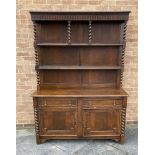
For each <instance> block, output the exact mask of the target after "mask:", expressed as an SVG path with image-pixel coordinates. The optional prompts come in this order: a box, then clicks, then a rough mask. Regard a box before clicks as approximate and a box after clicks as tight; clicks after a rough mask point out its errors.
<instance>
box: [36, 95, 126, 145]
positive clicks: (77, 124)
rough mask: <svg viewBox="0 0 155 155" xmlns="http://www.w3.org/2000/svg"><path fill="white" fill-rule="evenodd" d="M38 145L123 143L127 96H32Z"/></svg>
mask: <svg viewBox="0 0 155 155" xmlns="http://www.w3.org/2000/svg"><path fill="white" fill-rule="evenodd" d="M33 101H34V116H35V129H36V139H37V144H40V143H42V142H44V141H45V140H48V139H113V140H116V141H119V142H120V143H123V142H124V131H125V115H126V105H127V97H126V96H115V97H114V96H113V97H47V96H39V97H38V96H37V97H36V96H34V97H33Z"/></svg>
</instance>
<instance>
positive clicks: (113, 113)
mask: <svg viewBox="0 0 155 155" xmlns="http://www.w3.org/2000/svg"><path fill="white" fill-rule="evenodd" d="M121 102H122V101H121V100H119V99H118V100H117V99H101V100H100V99H96V100H84V101H83V108H82V109H83V136H84V137H98V136H116V135H119V134H120V130H121V125H120V124H121V106H122V103H121Z"/></svg>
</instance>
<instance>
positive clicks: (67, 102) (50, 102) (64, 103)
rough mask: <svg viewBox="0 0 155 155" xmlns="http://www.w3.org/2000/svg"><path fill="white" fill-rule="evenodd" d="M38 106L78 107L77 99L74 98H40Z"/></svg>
mask: <svg viewBox="0 0 155 155" xmlns="http://www.w3.org/2000/svg"><path fill="white" fill-rule="evenodd" d="M38 106H39V107H40V108H46V107H47V108H50V107H51V108H76V107H77V100H76V99H72V98H71V99H68V98H61V99H57V98H39V99H38Z"/></svg>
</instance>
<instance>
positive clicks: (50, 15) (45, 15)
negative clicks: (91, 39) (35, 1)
mask: <svg viewBox="0 0 155 155" xmlns="http://www.w3.org/2000/svg"><path fill="white" fill-rule="evenodd" d="M30 13H31V18H32V20H33V21H52V20H66V21H68V20H87V21H88V20H104V21H108V20H114V21H126V20H128V16H129V13H130V11H123V12H41V11H38V12H37V11H30Z"/></svg>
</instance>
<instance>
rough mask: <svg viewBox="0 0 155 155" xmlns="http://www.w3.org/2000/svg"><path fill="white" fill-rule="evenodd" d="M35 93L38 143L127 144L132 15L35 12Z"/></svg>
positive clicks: (123, 13)
mask: <svg viewBox="0 0 155 155" xmlns="http://www.w3.org/2000/svg"><path fill="white" fill-rule="evenodd" d="M30 13H31V17H32V21H33V25H34V48H35V61H36V67H35V69H36V73H37V91H36V92H34V93H33V95H32V96H33V104H34V118H35V130H36V142H37V144H41V143H43V142H45V141H46V140H48V139H112V140H115V141H119V142H120V143H124V137H125V134H124V133H125V117H126V107H127V96H128V95H127V93H126V92H125V91H124V90H123V88H122V79H123V68H124V54H125V44H126V27H127V20H128V16H129V13H130V12H129V11H123V12H120V11H117V12H48V11H47V12H42V11H31V12H30Z"/></svg>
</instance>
